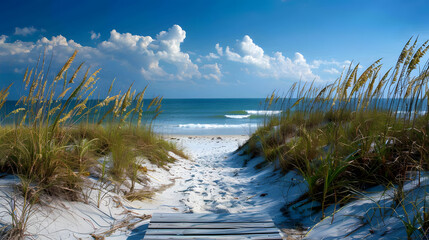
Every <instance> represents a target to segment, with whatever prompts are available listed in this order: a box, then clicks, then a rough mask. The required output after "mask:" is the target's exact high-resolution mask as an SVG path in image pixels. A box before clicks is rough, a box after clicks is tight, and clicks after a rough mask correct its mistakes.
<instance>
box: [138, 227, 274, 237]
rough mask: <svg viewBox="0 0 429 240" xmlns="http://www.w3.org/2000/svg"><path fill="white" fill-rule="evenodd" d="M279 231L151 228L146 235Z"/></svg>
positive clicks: (268, 231)
mask: <svg viewBox="0 0 429 240" xmlns="http://www.w3.org/2000/svg"><path fill="white" fill-rule="evenodd" d="M271 233H277V234H278V233H279V230H278V229H277V228H235V229H151V228H149V229H148V230H147V231H146V235H179V236H180V235H234V234H236V235H244V234H271Z"/></svg>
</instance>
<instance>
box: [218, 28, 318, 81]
mask: <svg viewBox="0 0 429 240" xmlns="http://www.w3.org/2000/svg"><path fill="white" fill-rule="evenodd" d="M216 49H220V47H219V46H218V45H216ZM225 56H226V58H227V59H228V60H230V61H235V62H241V63H244V64H246V65H251V66H254V67H256V68H255V71H256V73H257V74H258V75H260V76H262V77H267V78H268V77H273V78H276V79H280V78H285V79H289V78H291V79H295V80H298V79H302V80H304V81H312V80H319V79H320V77H319V76H318V75H316V74H314V73H313V72H312V70H311V66H310V65H309V64H308V63H307V61H306V59H305V58H304V56H303V55H302V54H300V53H298V52H297V53H295V56H294V58H293V59H290V58H288V57H285V56H283V54H282V53H281V52H276V53H274V55H273V56H269V55H267V54H265V53H264V50H263V49H262V48H261V47H260V46H258V45H256V44H255V43H254V42H253V40H252V39H251V38H250V37H249V36H248V35H245V36H244V38H243V40H242V41H240V42H239V43H238V46H237V52H235V51H233V50H231V48H230V47H229V46H227V47H226V50H225Z"/></svg>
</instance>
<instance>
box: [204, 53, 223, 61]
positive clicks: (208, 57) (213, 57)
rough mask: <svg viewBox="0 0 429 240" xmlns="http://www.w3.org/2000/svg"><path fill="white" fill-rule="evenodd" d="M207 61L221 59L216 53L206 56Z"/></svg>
mask: <svg viewBox="0 0 429 240" xmlns="http://www.w3.org/2000/svg"><path fill="white" fill-rule="evenodd" d="M205 58H206V59H208V60H212V59H219V58H220V57H219V56H218V55H216V54H214V53H209V55H207V56H205Z"/></svg>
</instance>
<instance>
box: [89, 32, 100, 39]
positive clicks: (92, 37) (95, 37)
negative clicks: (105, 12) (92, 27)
mask: <svg viewBox="0 0 429 240" xmlns="http://www.w3.org/2000/svg"><path fill="white" fill-rule="evenodd" d="M89 33H90V34H91V40H95V39H99V38H100V36H101V34H100V33H96V32H94V31H91V32H89Z"/></svg>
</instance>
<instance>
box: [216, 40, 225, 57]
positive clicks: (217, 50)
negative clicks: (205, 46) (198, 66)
mask: <svg viewBox="0 0 429 240" xmlns="http://www.w3.org/2000/svg"><path fill="white" fill-rule="evenodd" d="M215 48H216V52H217V54H219V56H223V48H222V47H221V46H219V43H216V46H215Z"/></svg>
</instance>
